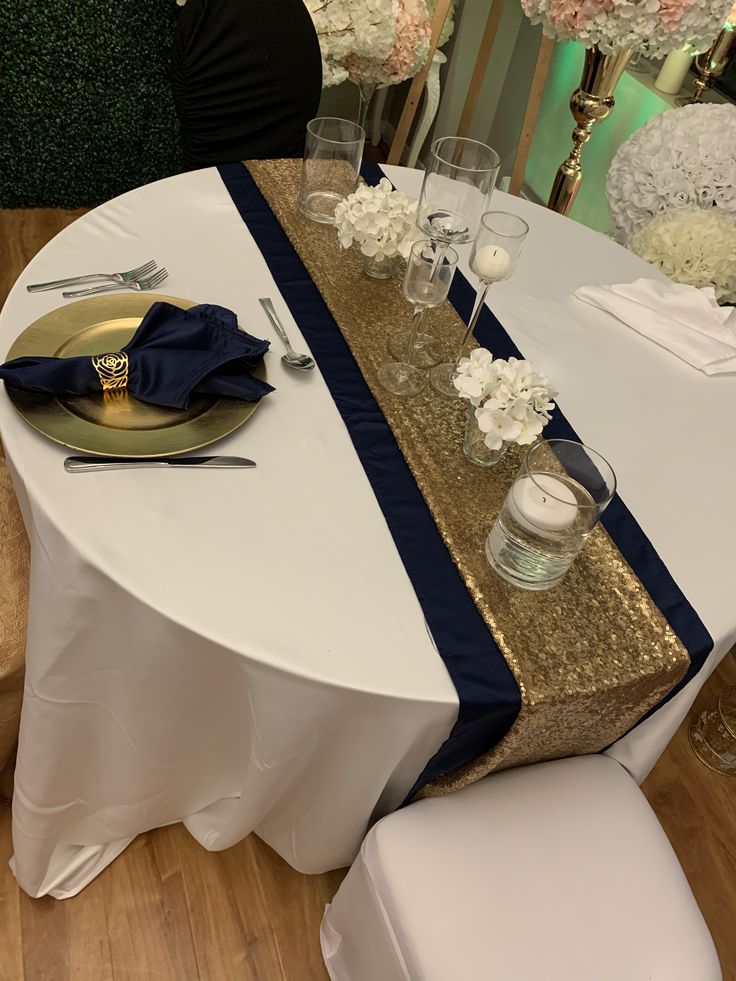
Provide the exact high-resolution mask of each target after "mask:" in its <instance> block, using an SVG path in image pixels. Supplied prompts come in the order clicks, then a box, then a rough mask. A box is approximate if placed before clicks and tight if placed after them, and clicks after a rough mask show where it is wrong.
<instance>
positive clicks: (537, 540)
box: [486, 439, 616, 589]
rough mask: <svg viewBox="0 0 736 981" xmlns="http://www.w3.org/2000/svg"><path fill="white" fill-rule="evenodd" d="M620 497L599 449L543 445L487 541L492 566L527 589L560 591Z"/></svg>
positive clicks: (528, 460) (533, 451)
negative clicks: (608, 508)
mask: <svg viewBox="0 0 736 981" xmlns="http://www.w3.org/2000/svg"><path fill="white" fill-rule="evenodd" d="M615 493H616V475H615V474H614V472H613V469H612V468H611V466H610V464H609V463H608V462H607V461H606V460H604V458H603V457H602V456H601V455H600V454H599V453H596V451H595V450H592V449H590V447H588V446H584V445H583V444H582V443H576V442H574V441H573V440H567V439H551V440H540V441H539V442H537V443H535V444H534V445H533V446H532V447H531V448H530V450H529V452H528V453H527V455H526V457H525V459H524V462H523V463H522V465H521V467H520V468H519V472H518V473H517V475H516V477H515V478H514V483H513V484H512V486H511V488H510V490H509V492H508V494H507V495H506V500H505V501H504V503H503V506H502V508H501V512H500V514H499V515H498V518H497V519H496V522H495V524H494V525H493V527H492V528H491V531H490V534H489V535H488V538H487V539H486V557H487V558H488V561H489V563H490V565H491V567H492V568H493V569H494V570H495V571H496V572H497V573H498V574H499V575H500V576H502V577H503V578H504V579H506V580H508V581H509V582H510V583H513V584H514V585H515V586H521V587H522V588H523V589H550V588H551V587H552V586H556V585H557V583H559V582H560V580H561V579H563V577H564V576H565V574H566V573H567V571H568V569H569V568H570V566H571V565H572V563H573V562H574V560H575V558H576V556H577V555H578V554H579V552H580V550H581V549H582V547H583V545H584V544H585V541H586V539H587V537H588V535H589V534H590V533H591V531H592V530H593V528H594V527H595V525H596V523H597V521H598V519H599V518H600V516H601V514H602V513H603V511H604V510H605V508H606V506H607V505H608V503H609V502H610V500H611V498H612V497H613V495H614V494H615Z"/></svg>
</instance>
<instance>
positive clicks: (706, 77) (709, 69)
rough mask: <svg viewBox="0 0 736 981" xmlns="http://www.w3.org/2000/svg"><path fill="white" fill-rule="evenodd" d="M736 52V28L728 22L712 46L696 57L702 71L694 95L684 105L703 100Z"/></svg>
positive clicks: (699, 69) (696, 64)
mask: <svg viewBox="0 0 736 981" xmlns="http://www.w3.org/2000/svg"><path fill="white" fill-rule="evenodd" d="M735 53H736V30H734V27H733V24H730V23H727V24H726V25H725V26H724V28H723V30H722V31H721V33H720V34H719V35H718V37H717V38H716V39H715V41H714V42H713V45H712V47H711V48H710V49H709V50H708V51H705V52H704V53H703V54H699V55H698V56H697V58H696V59H695V67H696V68H697V69H698V71H699V72H700V77H699V78H696V79H695V86H694V88H693V94H692V97H691V98H690V99H684V100H683V101H684V105H694V104H695V103H696V102H702V99H703V93H704V92H705V90H706V89H707V88H709V87H710V86H711V85H712V84H713V81H714V79H716V78H720V77H721V75H722V74H723V73H724V72H725V70H726V68H728V65H729V62H730V61H731V59H732V58H733V56H734V54H735Z"/></svg>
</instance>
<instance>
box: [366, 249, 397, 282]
mask: <svg viewBox="0 0 736 981" xmlns="http://www.w3.org/2000/svg"><path fill="white" fill-rule="evenodd" d="M363 272H364V273H365V274H366V276H370V277H371V279H391V277H392V276H393V274H394V273H395V272H396V256H395V255H391V256H383V258H381V259H377V258H376V256H374V255H364V256H363Z"/></svg>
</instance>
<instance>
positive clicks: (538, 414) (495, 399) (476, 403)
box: [454, 347, 557, 450]
mask: <svg viewBox="0 0 736 981" xmlns="http://www.w3.org/2000/svg"><path fill="white" fill-rule="evenodd" d="M454 384H455V388H456V389H457V392H458V395H459V396H460V398H463V399H467V400H468V402H469V403H470V405H471V406H472V407H473V408H474V410H475V411H474V415H475V419H476V422H477V425H478V429H479V430H480V431H481V433H483V442H484V443H485V445H486V447H487V448H488V449H489V450H501V449H502V448H503V447H504V444H511V443H516V444H518V445H519V446H527V445H528V444H530V443H533V442H534V440H535V439H537V437H538V436H539V435H540V434H541V432H542V430H543V429H544V427H545V426H546V425H547V423H548V422H549V420H550V416H551V413H552V410H553V409H554V407H555V404H554V402H553V401H552V399H554V398H555V397H556V395H557V392H556V390H555V389H554V388H553V387H552V386H551V385H550V383H549V381H548V379H547V378H546V376H545V375H543V374H542V373H541V372H539V371H537V369H536V368H535V367H534V365H532V364H531V363H530V362H529V361H520V360H519V358H509V359H508V361H506V360H504V359H503V358H495V359H494V357H493V355H492V354H491V352H490V351H488V350H487V349H486V348H484V347H480V348H476V349H475V350H474V351H473V352H472V353H471V355H470V357H469V358H462V359H461V361H460V363H459V365H458V368H457V374H456V376H455V380H454Z"/></svg>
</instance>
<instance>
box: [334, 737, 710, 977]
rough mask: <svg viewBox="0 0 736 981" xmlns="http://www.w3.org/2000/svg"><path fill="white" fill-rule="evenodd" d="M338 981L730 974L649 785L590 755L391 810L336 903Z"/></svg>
mask: <svg viewBox="0 0 736 981" xmlns="http://www.w3.org/2000/svg"><path fill="white" fill-rule="evenodd" d="M322 950H323V954H324V958H325V963H326V965H327V970H328V972H329V974H330V977H331V978H332V981H378V979H380V981H471V979H472V981H480V979H488V981H721V977H722V976H721V971H720V968H719V964H718V955H717V954H716V951H715V948H714V946H713V941H712V939H711V937H710V934H709V932H708V928H707V927H706V925H705V922H704V920H703V917H702V915H701V913H700V910H699V909H698V906H697V904H696V902H695V899H694V897H693V895H692V892H691V891H690V887H689V885H688V883H687V880H686V879H685V876H684V874H683V872H682V869H681V868H680V865H679V862H678V861H677V858H676V856H675V854H674V852H673V851H672V848H671V846H670V844H669V842H668V840H667V838H666V837H665V834H664V832H663V831H662V828H661V827H660V825H659V822H658V821H657V819H656V817H655V815H654V813H653V812H652V810H651V808H650V807H649V805H648V803H647V801H646V799H645V798H644V796H643V795H642V793H641V791H640V790H639V788H638V787H637V785H636V783H635V782H634V781H633V780H632V779H631V778H630V777H629V776H628V775H627V773H626V771H625V770H624V769H623V768H622V767H621V766H620V765H619V764H618V763H616V762H615V761H614V760H611V759H609V758H608V757H605V756H585V757H578V758H575V759H565V760H559V761H555V762H553V763H541V764H538V765H536V766H529V767H523V768H519V769H516V770H509V771H505V772H503V773H500V774H496V775H494V776H491V777H488V778H487V779H485V780H483V781H481V782H480V783H477V784H474V785H473V786H471V787H468V788H467V789H465V790H462V791H460V792H459V793H456V794H452V795H450V796H448V797H442V798H434V799H428V800H423V801H420V802H418V803H417V804H413V805H411V806H410V807H408V808H405V809H404V810H402V811H399V812H397V813H395V814H391V815H390V816H388V817H387V818H384V820H382V821H380V822H379V823H378V824H377V825H376V826H375V827H374V828H373V830H372V831H371V832H370V834H369V835H368V837H367V838H366V840H365V842H364V844H363V847H362V849H361V852H360V855H359V856H358V858H357V859H356V861H355V863H354V865H353V867H352V868H351V870H350V872H349V873H348V876H347V878H346V879H345V881H344V882H343V884H342V886H341V887H340V889H339V891H338V893H337V895H336V897H335V899H334V901H333V903H332V905H331V906H330V907H328V910H327V913H326V915H325V919H324V922H323V925H322Z"/></svg>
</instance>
